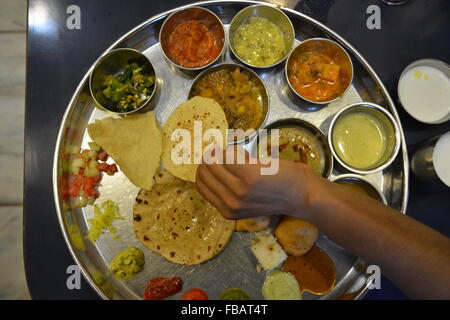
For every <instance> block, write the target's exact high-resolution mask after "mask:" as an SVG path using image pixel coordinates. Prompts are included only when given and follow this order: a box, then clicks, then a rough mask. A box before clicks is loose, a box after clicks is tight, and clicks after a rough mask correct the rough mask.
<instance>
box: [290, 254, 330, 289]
mask: <svg viewBox="0 0 450 320" xmlns="http://www.w3.org/2000/svg"><path fill="white" fill-rule="evenodd" d="M282 270H283V271H286V272H290V273H292V274H293V275H294V276H295V278H296V279H297V281H298V283H299V285H300V288H301V290H302V292H303V291H308V292H311V293H313V294H317V295H324V294H327V293H328V292H330V291H331V289H333V287H334V284H335V282H336V268H335V266H334V263H333V261H332V260H331V259H330V257H329V256H328V255H327V254H326V253H325V252H324V251H323V250H322V249H320V248H318V247H313V248H312V249H311V250H310V251H308V252H307V253H306V254H304V255H303V256H300V257H294V256H289V257H288V258H287V259H286V261H285V262H284V264H283V267H282Z"/></svg>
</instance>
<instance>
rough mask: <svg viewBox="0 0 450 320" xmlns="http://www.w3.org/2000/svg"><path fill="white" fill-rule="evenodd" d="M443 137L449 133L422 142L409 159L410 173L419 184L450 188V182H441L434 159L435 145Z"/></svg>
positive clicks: (449, 133)
mask: <svg viewBox="0 0 450 320" xmlns="http://www.w3.org/2000/svg"><path fill="white" fill-rule="evenodd" d="M444 136H446V137H448V136H450V132H447V133H446V134H444V135H438V136H435V137H433V138H430V139H427V140H425V141H423V142H422V143H420V144H419V146H418V147H417V149H416V151H415V152H414V154H413V156H412V157H411V171H412V172H413V173H414V175H415V176H416V177H417V178H418V179H419V180H420V181H421V182H423V183H425V184H427V185H430V186H436V187H443V186H444V185H446V186H448V187H450V181H447V182H445V181H443V180H442V179H441V178H440V177H439V175H438V174H437V172H436V167H435V159H434V152H435V149H436V145H437V144H438V143H439V140H440V139H441V138H442V137H444ZM448 166H450V165H448Z"/></svg>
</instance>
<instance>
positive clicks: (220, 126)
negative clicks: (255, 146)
mask: <svg viewBox="0 0 450 320" xmlns="http://www.w3.org/2000/svg"><path fill="white" fill-rule="evenodd" d="M194 125H196V128H197V130H194ZM200 126H201V128H200ZM177 129H180V130H177ZM208 129H213V130H212V131H215V132H216V133H217V134H218V135H219V136H220V139H217V138H216V136H211V138H208V139H205V140H204V134H205V133H206V132H207V130H208ZM227 130H228V123H227V119H226V116H225V113H224V112H223V109H222V108H221V107H220V105H219V104H218V103H217V102H216V101H214V100H212V99H209V98H202V97H193V98H192V99H190V100H188V101H186V102H184V103H182V104H180V105H179V106H178V107H177V108H176V109H175V110H174V111H173V112H172V114H171V115H170V117H169V119H168V120H167V122H166V123H165V124H164V127H163V154H162V160H163V163H164V167H165V168H166V169H167V170H168V171H169V172H170V173H172V174H173V175H174V176H176V177H178V178H180V179H182V180H186V181H192V182H194V181H195V176H196V172H197V167H198V165H199V163H200V161H201V159H202V155H203V153H204V152H205V151H206V150H207V148H208V147H212V146H213V143H214V141H215V142H216V143H217V144H218V145H219V146H220V147H221V148H222V149H224V148H225V147H226V144H227V136H226V134H227ZM210 131H211V130H210ZM183 134H187V135H188V136H183ZM187 139H190V140H187ZM186 142H187V144H185V143H186ZM182 146H185V148H184V149H182ZM177 148H178V149H177Z"/></svg>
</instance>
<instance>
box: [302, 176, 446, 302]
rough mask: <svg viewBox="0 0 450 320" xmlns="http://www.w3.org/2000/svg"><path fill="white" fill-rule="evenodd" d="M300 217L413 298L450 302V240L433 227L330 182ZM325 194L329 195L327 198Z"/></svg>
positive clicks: (318, 189) (320, 183)
mask: <svg viewBox="0 0 450 320" xmlns="http://www.w3.org/2000/svg"><path fill="white" fill-rule="evenodd" d="M312 194H313V195H312V196H311V197H310V199H309V200H308V209H307V210H304V211H303V212H302V213H301V215H303V218H305V219H306V220H309V221H310V222H311V223H313V224H314V225H316V226H317V227H318V228H319V230H321V231H322V232H323V233H325V234H327V236H328V237H330V238H331V239H333V240H334V241H336V242H337V243H339V244H340V245H342V246H343V247H345V248H347V249H348V250H349V251H350V252H352V253H353V254H355V255H357V256H360V257H362V258H363V259H364V260H366V261H367V262H369V263H373V264H377V265H379V266H380V268H381V270H382V272H383V274H385V275H386V276H388V277H389V278H390V279H391V280H392V281H393V282H395V283H396V284H397V285H398V286H399V287H400V288H401V289H402V290H403V291H404V292H405V293H406V294H408V295H410V296H411V297H414V298H447V299H448V298H450V240H449V239H448V238H447V237H445V236H443V235H441V234H440V233H438V232H436V231H434V230H432V229H431V228H429V227H427V226H425V225H423V224H421V223H419V222H417V221H415V220H413V219H411V218H409V217H407V216H405V215H402V214H401V213H399V212H398V211H396V210H394V209H392V208H389V207H386V206H384V205H382V204H381V203H380V202H378V201H376V200H373V199H371V198H369V197H366V196H363V195H359V194H354V193H353V192H350V191H348V190H346V189H345V188H342V187H341V186H339V185H337V184H333V183H330V182H328V181H325V180H318V182H317V181H316V182H315V190H314V192H312ZM325 195H326V196H325Z"/></svg>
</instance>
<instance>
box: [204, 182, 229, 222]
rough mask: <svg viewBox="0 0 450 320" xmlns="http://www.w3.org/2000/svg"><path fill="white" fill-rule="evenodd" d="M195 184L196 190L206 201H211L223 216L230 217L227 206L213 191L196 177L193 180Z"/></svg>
mask: <svg viewBox="0 0 450 320" xmlns="http://www.w3.org/2000/svg"><path fill="white" fill-rule="evenodd" d="M195 186H196V187H197V191H198V192H199V193H200V194H201V195H202V196H203V198H205V200H206V201H208V202H209V203H211V204H212V205H213V206H214V207H216V209H217V210H219V212H220V213H221V214H222V215H223V216H224V217H225V218H228V219H230V218H231V216H232V215H231V213H230V211H229V210H228V208H227V207H226V206H225V204H224V203H223V201H222V199H220V198H219V197H218V196H217V195H216V194H215V193H213V192H212V191H211V190H210V189H209V188H208V187H207V186H206V185H205V184H204V183H203V182H202V181H201V180H200V179H199V178H198V177H197V181H196V182H195Z"/></svg>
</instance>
